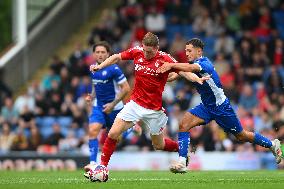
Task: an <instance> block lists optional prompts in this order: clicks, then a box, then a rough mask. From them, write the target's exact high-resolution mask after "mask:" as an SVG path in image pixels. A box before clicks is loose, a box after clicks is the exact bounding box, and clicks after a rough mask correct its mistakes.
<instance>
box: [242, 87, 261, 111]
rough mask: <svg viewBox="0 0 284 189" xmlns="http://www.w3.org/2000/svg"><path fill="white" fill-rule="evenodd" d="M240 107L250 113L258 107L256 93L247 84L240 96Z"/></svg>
mask: <svg viewBox="0 0 284 189" xmlns="http://www.w3.org/2000/svg"><path fill="white" fill-rule="evenodd" d="M239 103H240V105H241V106H242V107H243V108H245V110H247V111H250V110H252V109H253V108H255V107H257V105H258V100H257V98H256V95H255V92H254V91H253V89H252V87H251V86H250V85H249V84H247V83H246V84H245V85H244V86H243V89H242V91H241V95H240V101H239Z"/></svg>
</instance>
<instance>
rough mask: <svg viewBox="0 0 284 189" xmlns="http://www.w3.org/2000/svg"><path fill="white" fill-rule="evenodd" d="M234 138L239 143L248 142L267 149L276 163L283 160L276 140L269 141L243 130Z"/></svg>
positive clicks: (283, 156) (257, 134) (259, 135)
mask: <svg viewBox="0 0 284 189" xmlns="http://www.w3.org/2000/svg"><path fill="white" fill-rule="evenodd" d="M235 136H236V138H237V139H238V140H239V141H241V142H250V143H253V144H257V145H259V146H262V147H264V148H269V149H270V151H271V152H272V153H273V155H274V156H275V160H276V163H277V164H279V163H280V162H281V160H282V159H283V158H284V154H283V152H282V149H281V143H280V141H279V140H278V139H274V140H273V141H271V140H270V139H268V138H267V137H265V136H263V135H261V134H259V133H257V132H251V131H246V130H243V131H241V132H240V133H237V134H235Z"/></svg>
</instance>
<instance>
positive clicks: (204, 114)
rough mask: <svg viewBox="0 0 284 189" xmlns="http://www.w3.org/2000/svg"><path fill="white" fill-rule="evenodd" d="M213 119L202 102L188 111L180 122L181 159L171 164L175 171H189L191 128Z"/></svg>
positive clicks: (179, 142) (172, 169)
mask: <svg viewBox="0 0 284 189" xmlns="http://www.w3.org/2000/svg"><path fill="white" fill-rule="evenodd" d="M210 121H211V117H210V114H209V113H208V111H207V109H206V108H205V107H204V106H203V104H200V105H198V106H196V107H195V108H192V109H190V110H189V111H188V112H186V113H185V114H184V116H183V118H182V120H181V122H180V124H179V133H178V144H179V151H178V152H179V159H178V161H177V162H175V163H173V164H172V165H171V166H170V170H171V172H173V173H185V172H187V164H188V150H189V145H190V129H191V128H193V127H196V126H199V125H203V124H205V123H209V122H210Z"/></svg>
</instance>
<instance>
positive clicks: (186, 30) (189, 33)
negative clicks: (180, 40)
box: [182, 25, 195, 39]
mask: <svg viewBox="0 0 284 189" xmlns="http://www.w3.org/2000/svg"><path fill="white" fill-rule="evenodd" d="M182 35H183V37H184V38H185V39H191V38H193V37H195V33H194V31H193V30H192V25H184V26H182Z"/></svg>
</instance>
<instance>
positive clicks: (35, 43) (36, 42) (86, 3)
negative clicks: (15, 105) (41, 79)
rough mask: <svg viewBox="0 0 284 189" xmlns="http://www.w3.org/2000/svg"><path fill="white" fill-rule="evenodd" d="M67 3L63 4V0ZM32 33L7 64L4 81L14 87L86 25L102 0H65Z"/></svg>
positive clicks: (21, 82)
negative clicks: (25, 44) (22, 47)
mask: <svg viewBox="0 0 284 189" xmlns="http://www.w3.org/2000/svg"><path fill="white" fill-rule="evenodd" d="M62 2H64V3H62ZM62 2H61V3H58V4H57V5H56V6H55V7H54V8H53V9H52V10H51V11H50V13H49V14H48V15H47V16H46V17H45V18H44V19H43V20H42V21H41V22H40V23H39V24H38V25H37V26H35V27H34V28H33V30H32V31H31V32H30V33H29V36H28V45H27V46H25V48H24V49H22V50H21V51H20V52H19V53H18V54H17V55H16V56H14V57H13V58H12V59H11V60H10V61H9V62H8V63H7V64H5V66H4V68H3V69H4V78H3V79H4V82H5V83H6V84H7V85H8V86H9V87H11V89H12V90H16V89H18V88H19V87H20V86H21V85H23V84H24V83H25V82H26V81H27V80H28V79H29V78H30V77H31V76H32V74H33V73H34V72H35V71H36V70H37V69H38V68H39V67H41V66H42V65H43V64H44V63H45V62H46V60H47V58H48V57H50V56H52V55H53V54H54V53H56V52H55V51H56V49H57V48H58V47H60V46H61V45H62V44H63V43H64V42H65V41H66V40H67V39H68V38H69V37H70V36H71V34H72V33H73V32H75V31H77V29H78V28H79V27H80V26H81V25H82V24H84V23H85V22H86V21H87V19H88V18H89V17H90V16H91V15H92V13H93V12H94V11H96V10H99V8H100V6H101V4H102V2H103V1H100V0H65V1H64V0H63V1H62Z"/></svg>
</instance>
